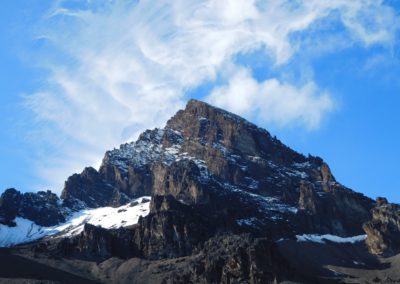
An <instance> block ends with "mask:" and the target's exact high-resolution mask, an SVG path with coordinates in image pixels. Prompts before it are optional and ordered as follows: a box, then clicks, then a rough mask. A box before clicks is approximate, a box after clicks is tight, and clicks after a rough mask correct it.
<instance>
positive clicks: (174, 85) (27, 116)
mask: <svg viewBox="0 0 400 284" xmlns="http://www.w3.org/2000/svg"><path fill="white" fill-rule="evenodd" d="M399 13H400V7H399V4H398V2H397V1H367V0H365V1H364V0H359V1H341V0H337V1H329V3H327V1H317V0H315V1H314V0H309V1H304V2H303V1H260V2H257V1H240V0H236V1H228V0H227V1H195V0H193V1H192V0H190V1H185V2H184V3H181V2H179V1H177V2H176V3H174V4H170V3H168V1H165V2H164V1H141V2H140V3H137V2H135V1H129V0H120V1H74V0H72V1H42V0H40V1H39V0H31V1H23V0H17V1H4V3H1V4H0V66H1V69H0V94H1V95H0V112H1V120H0V155H1V157H2V159H1V161H0V187H1V188H2V189H5V188H8V187H16V188H18V189H20V190H22V191H35V190H39V189H52V190H54V191H56V192H60V190H61V189H62V184H63V182H64V180H65V179H66V178H67V177H68V176H69V175H70V174H72V173H74V172H79V171H81V170H82V169H83V167H84V166H87V165H92V166H95V167H98V166H99V164H100V162H101V159H102V156H103V154H104V152H105V151H106V150H107V149H111V148H113V147H117V146H118V145H119V144H121V143H123V142H126V141H130V140H132V139H135V137H136V136H137V135H138V133H140V132H141V131H142V130H144V129H146V128H152V127H155V126H163V124H164V123H165V121H166V120H167V118H168V117H169V116H170V115H172V114H173V113H174V112H175V111H176V110H177V109H179V108H181V107H182V106H183V105H184V104H185V102H186V101H187V99H189V98H191V97H195V98H198V99H202V100H206V101H208V102H210V103H213V104H216V105H218V106H220V107H224V108H227V109H229V110H231V111H233V112H236V113H238V114H240V115H243V116H244V117H246V118H248V119H249V120H251V121H253V122H255V123H257V124H259V125H260V126H263V127H265V128H267V129H268V130H269V131H270V132H271V133H272V134H273V135H276V136H278V138H280V139H281V140H282V141H283V142H284V143H286V144H288V145H289V146H290V147H292V148H294V149H295V150H298V151H300V152H302V153H304V154H308V153H311V154H313V155H318V156H321V157H322V158H324V159H325V160H326V161H327V162H328V164H329V165H330V166H331V168H332V171H333V173H334V175H335V176H336V178H337V179H338V180H339V181H340V182H341V183H343V184H345V185H346V186H348V187H350V188H352V189H354V190H357V191H360V192H363V193H365V194H366V195H368V196H371V197H376V196H380V195H384V196H387V197H388V198H389V199H390V200H392V201H395V202H400V191H399V189H400V181H399V178H398V177H399V174H398V171H399V166H398V161H397V160H398V158H399V157H400V150H399V145H400V131H399V130H400V129H399V122H400V112H399V111H398V107H399V106H400V80H399V78H398V74H400V72H399V71H400V61H399V60H400V59H399V56H400V50H399V28H400V23H399Z"/></svg>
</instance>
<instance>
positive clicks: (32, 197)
mask: <svg viewBox="0 0 400 284" xmlns="http://www.w3.org/2000/svg"><path fill="white" fill-rule="evenodd" d="M16 217H22V218H25V219H29V220H31V221H33V222H35V223H36V224H38V225H41V226H52V225H55V224H58V223H60V222H64V221H65V218H64V215H63V214H62V210H61V208H60V200H59V198H58V197H57V195H55V194H54V193H51V192H50V191H39V192H37V193H24V194H22V193H20V192H19V191H17V190H15V189H13V188H11V189H7V190H6V191H5V192H4V193H3V194H2V195H1V197H0V223H2V224H5V225H8V226H15V222H14V219H15V218H16Z"/></svg>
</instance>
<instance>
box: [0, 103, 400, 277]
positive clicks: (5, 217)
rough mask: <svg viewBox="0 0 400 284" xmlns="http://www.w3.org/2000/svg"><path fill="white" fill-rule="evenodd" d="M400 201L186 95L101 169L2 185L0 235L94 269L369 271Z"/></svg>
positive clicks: (200, 273) (82, 269)
mask: <svg viewBox="0 0 400 284" xmlns="http://www.w3.org/2000/svg"><path fill="white" fill-rule="evenodd" d="M398 208H399V207H398V205H395V204H389V203H388V202H387V200H385V199H383V198H379V199H377V201H374V200H372V199H370V198H368V197H366V196H364V195H362V194H360V193H357V192H354V191H352V190H350V189H348V188H347V187H345V186H343V185H342V184H340V183H339V182H338V181H336V179H335V178H334V176H333V174H332V173H331V171H330V168H329V166H328V165H327V164H326V163H325V162H324V161H323V160H322V159H321V158H319V157H314V156H310V155H309V156H307V157H306V156H304V155H302V154H300V153H298V152H296V151H294V150H292V149H290V148H289V147H287V146H286V145H284V144H283V143H282V142H281V141H279V140H278V139H277V138H276V137H273V136H271V134H270V133H269V132H268V131H266V130H264V129H262V128H259V127H257V126H256V125H254V124H252V123H251V122H248V121H247V120H245V119H243V118H241V117H239V116H237V115H235V114H232V113H230V112H227V111H225V110H222V109H220V108H216V107H213V106H211V105H209V104H207V103H204V102H201V101H197V100H190V101H189V102H188V104H187V106H186V108H185V109H184V110H180V111H178V112H177V113H176V114H175V115H174V116H173V117H172V118H171V119H170V120H168V122H167V124H166V126H165V127H164V128H163V129H154V130H146V131H145V132H143V133H142V134H141V135H140V136H139V138H138V140H137V141H135V142H130V143H126V144H123V145H121V146H120V147H119V148H118V149H114V150H111V151H108V152H106V154H105V156H104V158H103V162H102V165H101V167H100V168H99V170H96V169H94V168H90V167H89V168H85V169H84V170H83V171H82V173H80V174H74V175H72V176H71V177H69V178H68V179H67V181H66V182H65V186H64V189H63V191H62V194H61V196H60V198H59V197H57V196H56V195H55V194H53V193H51V192H50V191H47V192H38V193H24V194H22V193H20V192H18V191H17V190H15V189H8V190H6V191H5V192H4V193H3V194H2V195H1V198H0V224H1V225H0V245H3V246H10V245H16V244H22V243H26V242H28V241H30V242H32V241H33V242H32V243H29V244H23V245H20V246H16V247H14V248H10V249H9V251H10V252H11V253H17V254H19V255H24V256H25V257H26V258H28V259H30V260H31V261H33V262H40V263H42V264H43V265H47V266H52V265H57V266H60V267H64V268H65V269H66V270H65V271H66V272H68V273H69V272H72V271H71V269H72V268H73V269H74V270H75V271H78V273H79V276H80V277H84V278H85V279H88V280H96V281H102V282H116V283H123V282H131V280H132V279H135V281H136V282H137V283H188V282H195V283H197V282H201V283H232V282H235V281H236V282H240V283H242V282H244V283H270V282H271V283H272V282H274V281H275V282H281V281H286V280H287V281H289V280H290V281H297V282H300V283H309V282H310V281H313V282H318V281H322V282H323V281H328V280H329V281H331V280H332V281H339V280H343V279H346V278H347V276H351V277H355V278H357V277H369V276H368V275H367V274H364V275H362V273H361V274H360V272H359V270H360V269H361V270H362V269H364V268H366V267H369V269H370V270H373V271H383V272H379V273H383V275H387V273H389V274H390V273H392V272H391V271H389V272H388V271H387V270H385V269H386V266H385V265H384V264H381V263H380V261H381V260H380V256H379V257H377V256H376V255H381V256H393V255H395V254H397V253H399V251H400V244H399V243H398V242H397V241H396V240H397V239H398V236H399V225H398V224H399V222H398V219H399V212H400V210H399V209H398ZM386 216H390V218H386ZM110 220H113V221H112V222H111V221H110ZM71 224H74V225H71ZM10 232H13V233H12V234H11V233H10ZM13 234H14V235H13ZM15 234H19V235H18V236H17V237H15V236H16V235H15ZM24 234H25V235H24ZM10 236H11V237H10ZM10 238H13V241H9V239H10ZM294 251H300V252H303V253H306V254H307V255H310V256H309V257H308V258H309V259H308V261H309V262H308V263H307V264H305V263H304V261H303V260H302V259H301V258H299V255H298V254H294ZM342 251H343V253H342V254H341V253H340V252H342ZM312 254H314V255H315V256H314V257H315V258H311V255H312ZM322 255H324V257H322ZM50 259H51V261H50ZM78 259H79V260H81V261H79V262H77V260H78ZM318 259H324V261H323V262H320V261H318ZM178 260H179V261H178ZM82 261H83V262H82ZM94 263H101V265H100V266H98V267H97V268H96V269H95V270H93V269H89V270H88V267H89V266H90V267H91V266H92V265H94ZM356 263H358V264H356ZM360 263H362V265H361V264H360ZM121 265H122V266H121ZM326 265H330V266H329V267H330V268H327V267H326ZM334 266H335V268H332V267H334ZM343 266H344V267H347V268H346V269H345V268H343ZM117 267H124V268H123V269H118V270H117V271H116V272H113V273H112V272H111V271H114V269H116V268H117ZM349 267H350V268H351V267H353V268H357V269H358V272H354V271H353V270H354V269H353V270H351V269H348V268H349ZM382 267H383V268H382ZM88 271H90V272H88ZM156 271H157V273H155V272H156ZM72 273H76V272H72ZM357 273H358V274H357ZM385 273H386V274H385ZM360 275H361V276H360ZM390 275H392V274H390ZM19 276H20V275H15V276H14V277H19ZM0 277H2V274H1V272H0ZM38 277H39V276H38ZM60 277H61V276H60ZM40 279H43V278H40ZM322 279H325V280H322ZM360 279H361V278H360ZM365 279H367V280H368V279H369V278H365ZM371 279H372V278H371ZM61 280H62V279H61Z"/></svg>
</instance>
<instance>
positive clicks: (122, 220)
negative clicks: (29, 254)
mask: <svg viewBox="0 0 400 284" xmlns="http://www.w3.org/2000/svg"><path fill="white" fill-rule="evenodd" d="M150 199H151V197H148V196H146V197H141V198H138V199H135V200H133V201H132V202H131V203H129V204H127V205H123V206H120V207H117V208H114V207H101V208H96V209H84V210H81V211H78V212H75V213H73V214H72V215H71V216H70V217H69V218H68V219H67V221H66V222H65V223H62V224H59V225H55V226H52V227H41V226H38V225H36V224H35V223H34V222H32V221H30V220H28V219H24V218H20V217H17V218H15V220H14V221H15V223H16V224H17V225H16V226H15V227H8V226H6V225H1V224H0V247H9V246H13V245H17V244H21V243H26V242H31V241H34V240H38V239H40V238H43V237H46V236H54V235H56V236H54V237H70V236H74V235H77V234H79V233H81V232H82V231H83V227H84V226H85V224H86V223H89V224H92V225H95V226H101V227H102V228H106V229H117V228H120V227H127V226H131V225H134V224H136V223H137V222H138V221H139V217H140V216H143V217H144V216H146V215H148V214H149V212H150Z"/></svg>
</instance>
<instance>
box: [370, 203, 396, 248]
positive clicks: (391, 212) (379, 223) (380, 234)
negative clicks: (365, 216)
mask: <svg viewBox="0 0 400 284" xmlns="http://www.w3.org/2000/svg"><path fill="white" fill-rule="evenodd" d="M363 229H364V231H365V232H366V234H367V240H366V243H367V246H368V249H369V251H370V252H371V253H374V254H385V255H393V254H397V253H399V252H400V205H397V204H390V203H388V201H387V199H386V198H382V197H379V198H377V200H376V206H375V208H373V209H372V219H371V220H370V221H369V222H367V223H365V224H364V226H363Z"/></svg>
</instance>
